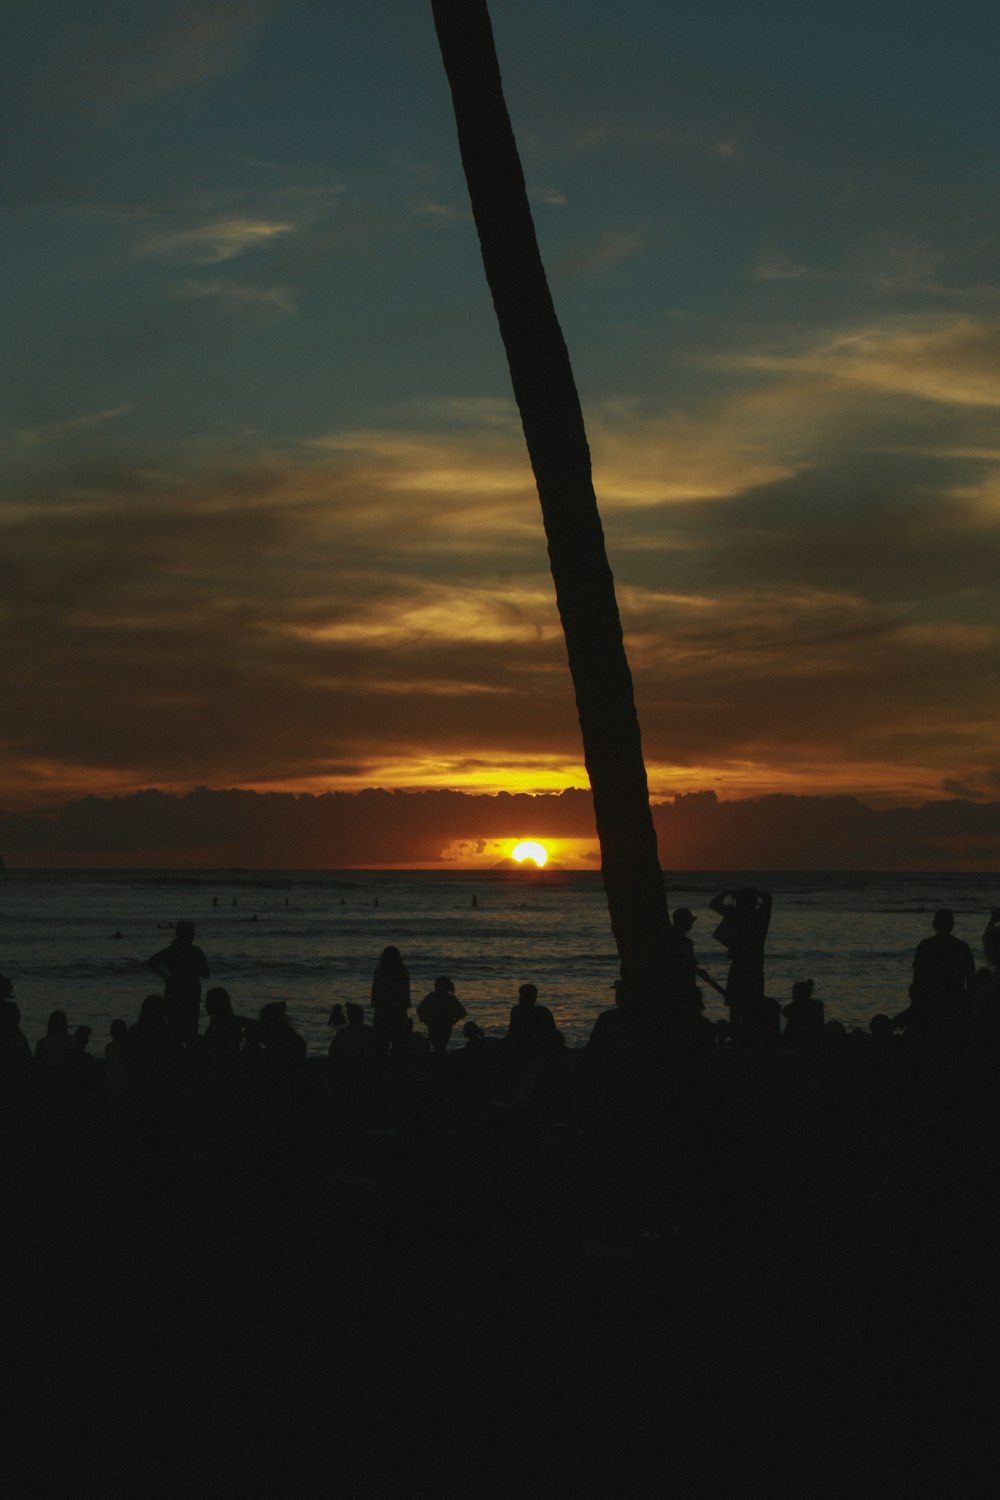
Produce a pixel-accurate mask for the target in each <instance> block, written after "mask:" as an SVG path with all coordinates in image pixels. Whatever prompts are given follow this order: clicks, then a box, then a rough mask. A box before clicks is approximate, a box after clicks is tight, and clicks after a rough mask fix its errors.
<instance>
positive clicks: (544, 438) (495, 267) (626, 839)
mask: <svg viewBox="0 0 1000 1500" xmlns="http://www.w3.org/2000/svg"><path fill="white" fill-rule="evenodd" d="M432 6H433V12H434V22H435V26H436V28H437V34H438V41H439V43H440V47H441V54H442V57H443V59H444V66H445V71H446V73H447V75H448V82H449V84H450V86H451V93H452V101H453V104H454V108H455V119H456V123H457V126H458V141H459V147H460V150H461V154H462V165H463V167H464V169H465V177H466V182H467V183H468V188H469V196H470V198H471V201H472V212H473V216H474V218H475V223H476V229H477V232H478V234H479V243H480V247H481V249H482V256H483V265H484V267H485V270H486V279H487V281H488V283H489V288H490V292H491V294H492V297H493V305H494V307H495V309H496V314H497V320H498V322H499V325H500V334H501V337H502V339H503V343H504V348H505V349H506V353H507V362H508V365H509V367H510V374H511V380H512V383H513V387H514V395H515V398H516V400H517V405H518V408H519V410H520V413H521V423H522V426H523V428H524V435H525V439H526V441H527V445H528V453H529V456H530V458H531V466H532V469H533V470H534V474H535V481H536V483H537V485H538V496H539V499H540V501H541V506H542V518H543V521H544V524H545V535H546V538H547V541H548V549H549V560H550V563H551V567H552V576H553V579H554V581H555V588H556V602H557V604H558V608H559V615H560V619H561V620H562V626H563V631H564V633H565V637H566V648H567V652H568V655H569V666H570V672H571V674H572V678H573V686H574V689H575V692H576V704H577V712H578V714H579V719H580V728H581V730H582V733H583V752H584V760H585V763H586V766H587V771H588V774H589V776H590V784H591V789H592V792H593V797H594V811H595V815H596V821H597V835H598V838H599V840H600V845H601V868H602V873H603V876H604V885H605V890H606V892H607V897H608V907H609V911H610V915H611V927H612V931H613V933H614V937H615V943H616V946H617V949H618V955H619V958H620V960H621V972H622V979H623V981H624V987H625V994H626V995H627V996H628V998H629V1000H630V1001H631V1002H632V1003H633V1004H634V1005H635V1006H636V1008H637V1009H641V1010H644V1011H645V1010H650V1009H655V1010H662V1009H663V1006H664V1003H665V1002H666V1004H667V1008H668V1010H669V1009H673V1007H672V1006H671V1005H670V1001H671V1000H672V999H674V998H675V997H674V995H673V993H672V991H673V986H672V983H671V971H670V943H669V918H668V914H667V901H666V895H665V892H664V885H663V874H662V871H661V869H660V864H659V860H658V858H657V850H656V831H655V829H654V827H653V819H652V814H651V812H650V808H649V788H648V785H647V781H646V767H645V763H644V761H643V758H642V744H641V740H640V735H639V720H638V717H637V714H636V709H635V698H634V694H633V690H632V675H631V672H630V671H629V665H628V659H627V657H626V655H625V643H624V640H623V638H622V627H621V619H620V616H619V613H618V601H617V599H616V598H615V588H614V579H613V578H612V575H611V569H610V566H609V564H608V558H607V552H606V551H605V546H604V532H603V529H602V526H601V518H600V515H599V513H598V509H597V499H596V496H595V494H594V484H593V478H592V474H591V465H590V448H589V446H588V443H587V434H586V431H585V429H584V423H583V413H582V411H581V408H580V399H579V396H578V394H577V390H576V385H575V382H574V380H573V371H572V368H571V366H570V362H569V354H568V353H567V350H566V344H565V342H564V340H563V336H562V330H561V329H560V327H559V322H558V319H557V317H556V313H555V308H554V306H553V303H552V297H551V294H550V292H549V287H548V282H547V281H546V277H545V269H544V267H543V265H542V260H541V255H540V254H539V250H538V243H537V240H536V238H535V227H534V224H533V222H532V218H531V210H530V208H529V206H528V196H527V192H526V190H525V185H524V175H523V173H522V170H521V163H520V159H519V157H518V153H517V145H516V143H515V140H514V134H513V131H512V129H511V124H510V118H509V116H508V114H507V106H506V103H505V102H504V97H503V86H502V83H501V79H500V69H499V65H498V63H497V57H496V51H495V48H494V44H493V32H492V28H491V26H490V18H489V12H488V10H487V7H486V3H485V0H432Z"/></svg>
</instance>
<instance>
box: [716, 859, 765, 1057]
mask: <svg viewBox="0 0 1000 1500" xmlns="http://www.w3.org/2000/svg"><path fill="white" fill-rule="evenodd" d="M709 905H710V906H711V908H712V910H713V911H715V912H718V914H719V916H720V917H721V918H722V921H721V922H720V923H719V925H718V927H717V928H716V929H715V934H714V935H715V937H716V938H717V939H718V941H719V942H721V943H722V944H723V946H724V947H725V948H726V949H727V950H728V953H729V974H728V977H727V979H726V1004H727V1005H728V1006H729V1010H730V1015H731V1017H732V1021H733V1028H734V1031H735V1032H737V1034H738V1033H739V1030H740V1026H741V1022H742V1021H743V1019H744V1012H746V1013H747V1014H746V1019H747V1020H749V1021H751V1022H753V1021H755V1020H756V1019H757V1016H756V1012H757V1011H759V1010H760V1006H759V1005H758V1004H757V1002H758V1001H761V1000H763V998H764V944H765V942H766V940H767V929H768V927H769V926H770V923H771V897H770V895H769V894H768V893H767V891H758V890H756V889H755V888H754V887H753V886H742V887H741V888H740V889H739V890H736V891H722V892H721V894H720V895H718V896H716V897H715V899H714V900H713V901H710V902H709ZM779 1009H780V1007H779ZM779 1028H780V1020H779Z"/></svg>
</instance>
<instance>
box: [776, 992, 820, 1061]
mask: <svg viewBox="0 0 1000 1500" xmlns="http://www.w3.org/2000/svg"><path fill="white" fill-rule="evenodd" d="M813 989H814V985H813V981H812V980H811V979H800V980H799V981H798V983H797V984H793V985H792V998H791V1000H790V1001H789V1002H788V1004H787V1005H786V1006H784V1007H783V1009H782V1012H781V1014H782V1015H783V1016H784V1018H785V1030H784V1032H783V1033H782V1035H783V1037H784V1040H785V1041H786V1042H789V1043H790V1044H791V1045H792V1046H795V1047H815V1046H818V1045H819V1044H820V1043H821V1042H822V1040H823V1027H824V1026H825V1024H826V1015H825V1013H824V1010H823V1002H822V1000H817V999H816V997H815V995H814V994H813Z"/></svg>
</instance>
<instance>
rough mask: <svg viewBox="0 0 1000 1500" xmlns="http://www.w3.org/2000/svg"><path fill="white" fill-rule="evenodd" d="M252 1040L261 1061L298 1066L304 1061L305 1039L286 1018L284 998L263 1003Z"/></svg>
mask: <svg viewBox="0 0 1000 1500" xmlns="http://www.w3.org/2000/svg"><path fill="white" fill-rule="evenodd" d="M254 1040H255V1044H256V1046H257V1048H258V1049H259V1052H260V1056H261V1057H262V1059H263V1061H264V1062H266V1063H269V1064H271V1065H272V1066H274V1067H278V1068H282V1069H284V1068H297V1067H298V1065H299V1064H300V1063H303V1062H305V1057H306V1040H305V1037H303V1036H300V1035H299V1033H298V1032H297V1031H296V1030H295V1027H294V1026H293V1025H292V1023H291V1021H290V1020H289V1018H288V1007H287V1005H286V1003H285V1001H284V1000H271V1001H270V1002H269V1003H268V1004H267V1005H265V1006H263V1007H262V1009H261V1012H260V1017H259V1019H258V1021H257V1025H256V1027H255V1029H254Z"/></svg>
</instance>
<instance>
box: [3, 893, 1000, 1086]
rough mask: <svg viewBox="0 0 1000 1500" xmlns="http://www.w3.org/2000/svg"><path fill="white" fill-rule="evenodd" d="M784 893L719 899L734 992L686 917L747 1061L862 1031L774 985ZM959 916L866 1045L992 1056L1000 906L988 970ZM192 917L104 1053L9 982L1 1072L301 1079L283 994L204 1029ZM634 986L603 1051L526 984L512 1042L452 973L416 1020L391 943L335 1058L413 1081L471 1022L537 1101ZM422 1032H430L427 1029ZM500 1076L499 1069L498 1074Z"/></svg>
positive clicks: (927, 951)
mask: <svg viewBox="0 0 1000 1500" xmlns="http://www.w3.org/2000/svg"><path fill="white" fill-rule="evenodd" d="M771 906H772V900H771V896H770V895H769V894H768V893H767V892H766V891H761V890H757V889H755V888H753V887H746V888H741V889H737V890H725V891H722V892H721V893H720V894H719V895H718V896H716V897H715V898H714V899H713V900H712V901H711V903H710V907H711V910H712V911H713V912H715V913H716V914H717V915H718V916H719V918H720V921H719V923H718V925H717V926H716V928H715V929H714V931H713V934H712V936H713V938H714V940H715V941H716V942H718V943H719V944H721V945H722V947H723V948H725V950H726V952H727V955H728V958H729V969H728V975H727V979H726V983H725V986H724V987H723V986H721V985H718V984H716V982H715V981H714V980H713V979H712V978H711V977H710V975H709V974H708V973H707V972H706V971H705V969H704V968H702V967H701V966H700V965H699V964H698V962H697V960H696V956H695V950H694V945H693V942H692V939H691V937H690V933H691V930H692V928H693V926H694V923H695V921H696V920H697V919H696V917H695V916H694V914H693V913H692V912H691V911H690V909H689V908H687V907H678V908H677V909H676V910H675V911H674V913H673V917H672V923H671V935H670V936H671V949H672V961H673V975H674V980H675V983H676V988H677V996H678V998H679V999H680V1000H681V1001H682V1003H683V1004H685V1005H686V1006H688V1007H689V1009H690V1010H692V1011H693V1012H694V1013H697V1014H699V1022H698V1026H699V1036H700V1038H701V1040H702V1042H703V1043H704V1044H705V1045H706V1046H708V1045H711V1046H717V1047H722V1048H725V1049H727V1050H728V1051H731V1052H733V1053H736V1054H742V1053H745V1052H747V1051H750V1050H753V1049H754V1048H757V1047H762V1046H768V1045H772V1046H773V1045H779V1044H780V1045H782V1046H783V1047H785V1048H786V1049H805V1050H807V1051H808V1050H816V1049H819V1048H822V1047H823V1046H825V1045H826V1046H831V1045H833V1046H835V1045H837V1044H838V1043H839V1042H840V1041H841V1040H843V1039H844V1038H846V1037H848V1035H849V1033H848V1032H847V1030H846V1028H845V1027H844V1026H843V1025H842V1024H841V1023H840V1022H837V1021H830V1020H827V1018H826V1016H825V1011H824V1005H823V1001H822V999H821V998H819V997H818V996H817V995H816V994H815V985H814V983H813V981H812V980H811V979H803V980H799V981H797V982H796V983H795V984H794V985H793V986H792V993H791V997H790V999H789V1000H788V1001H787V1003H784V1004H782V1003H780V1002H779V1001H778V1000H777V999H774V998H773V997H771V996H769V995H768V994H767V993H766V991H765V976H764V963H765V945H766V939H767V932H768V927H769V924H770V918H771ZM954 925H955V919H954V915H953V913H952V912H950V911H948V910H944V909H942V910H939V911H937V912H936V913H935V914H934V917H933V921H932V929H933V930H932V932H931V934H930V935H929V936H927V937H925V938H923V939H922V940H921V941H920V942H919V943H918V945H917V947H916V951H915V954H914V958H913V976H912V982H911V984H910V986H909V1002H910V1003H909V1005H908V1006H907V1007H906V1008H905V1009H904V1010H902V1011H900V1012H898V1013H897V1014H895V1015H892V1016H890V1015H887V1014H880V1015H877V1016H875V1017H873V1018H872V1020H871V1022H870V1024H869V1027H868V1028H867V1031H865V1032H863V1033H862V1032H859V1031H857V1030H855V1031H854V1032H853V1033H851V1034H850V1035H853V1036H854V1037H855V1038H859V1039H860V1040H862V1041H872V1040H874V1041H877V1042H880V1043H885V1042H887V1041H901V1042H903V1043H904V1044H905V1045H906V1047H908V1048H909V1049H910V1050H911V1051H915V1050H919V1051H920V1052H921V1053H923V1054H931V1053H936V1054H937V1055H939V1056H940V1057H941V1058H942V1059H945V1060H947V1059H949V1058H951V1057H953V1056H954V1055H956V1054H957V1053H960V1052H962V1051H963V1049H967V1048H969V1047H974V1048H975V1049H976V1050H978V1051H983V1050H984V1049H985V1050H987V1051H989V1050H990V1049H995V1048H996V1046H997V1038H998V1035H1000V978H998V975H1000V909H997V910H994V911H993V912H991V914H990V916H989V919H988V921H987V923H986V928H985V931H984V932H983V935H982V948H983V957H984V959H985V963H984V964H982V965H980V966H979V967H978V968H977V965H976V962H975V959H974V957H973V953H972V950H971V948H970V947H969V945H968V943H966V942H964V941H962V940H961V939H960V938H958V937H957V936H956V935H955V933H954V930H953V929H954ZM194 937H195V928H194V924H193V923H192V922H190V921H180V922H178V923H177V924H176V927H175V930H174V938H173V940H172V942H171V943H170V944H169V945H168V946H167V947H166V948H163V949H161V950H160V951H158V952H156V953H154V954H153V955H151V957H150V958H149V959H148V960H147V966H148V968H149V969H150V970H151V971H152V972H154V973H155V974H157V975H158V976H159V978H160V979H161V980H162V984H163V988H162V993H151V994H148V995H147V996H146V997H145V999H144V1000H143V1001H142V1003H141V1006H140V1008H139V1013H138V1016H137V1017H136V1019H135V1021H134V1022H133V1023H132V1024H131V1025H129V1024H127V1023H126V1022H125V1021H124V1020H123V1019H116V1020H114V1021H113V1022H112V1025H111V1033H110V1037H109V1040H108V1041H107V1043H106V1045H105V1047H104V1052H103V1057H102V1058H96V1057H95V1056H94V1054H92V1053H91V1052H90V1051H89V1046H90V1040H91V1030H90V1028H88V1027H86V1026H78V1027H76V1028H74V1029H72V1030H71V1028H70V1024H69V1018H68V1016H67V1015H66V1013H65V1012H64V1011H63V1010H55V1011H53V1012H52V1014H51V1015H50V1017H49V1020H48V1024H47V1027H46V1033H45V1035H44V1036H43V1037H41V1038H39V1040H38V1041H37V1043H36V1045H35V1047H34V1049H32V1048H31V1046H30V1044H29V1043H28V1041H27V1039H26V1038H25V1037H24V1034H23V1032H22V1030H21V1025H20V1011H19V1009H18V1006H17V1004H16V1001H15V1000H14V998H13V983H12V981H10V980H9V979H4V978H3V977H2V976H0V1016H2V1023H0V1068H2V1074H3V1076H6V1077H10V1076H12V1075H14V1074H16V1073H17V1072H18V1070H19V1069H22V1070H23V1069H25V1068H28V1067H29V1066H30V1067H34V1068H38V1069H40V1070H44V1071H47V1072H53V1071H57V1070H59V1071H61V1070H66V1069H69V1070H78V1069H80V1068H83V1069H87V1068H88V1067H90V1066H91V1065H92V1064H93V1063H95V1062H97V1061H100V1062H103V1064H104V1071H105V1073H106V1074H107V1076H108V1078H109V1080H111V1079H113V1078H114V1077H115V1076H117V1075H118V1074H119V1072H127V1071H128V1070H129V1069H130V1068H133V1069H134V1068H135V1067H136V1066H139V1067H143V1068H146V1069H149V1068H151V1067H152V1068H156V1067H159V1068H160V1070H161V1071H162V1068H163V1067H164V1066H165V1065H166V1063H167V1061H168V1060H169V1059H170V1058H173V1060H174V1061H175V1062H176V1061H178V1060H179V1059H186V1060H188V1061H190V1060H193V1059H197V1060H198V1061H199V1062H200V1063H202V1064H204V1065H205V1066H208V1067H211V1068H215V1069H217V1070H226V1069H236V1068H242V1069H253V1068H270V1069H272V1070H273V1071H278V1072H284V1073H288V1072H289V1070H294V1069H295V1068H297V1067H299V1066H300V1065H303V1064H305V1062H306V1051H307V1048H306V1043H305V1040H304V1039H303V1037H302V1036H301V1035H300V1034H299V1033H298V1032H297V1031H296V1029H295V1027H294V1025H293V1024H292V1021H291V1019H290V1017H289V1016H288V1013H287V1008H286V1005H285V1003H284V1002H282V1001H271V1002H269V1003H268V1004H266V1005H264V1006H263V1007H262V1008H261V1010H260V1012H259V1014H258V1015H257V1016H256V1018H254V1019H250V1018H248V1017H246V1016H242V1015H238V1014H237V1013H236V1012H235V1011H234V1009H233V1003H232V1000H231V998H230V995H229V993H228V992H227V991H226V990H225V989H224V988H222V987H219V986H215V987H212V988H209V989H208V990H207V992H206V993H205V996H204V1012H205V1016H206V1018H207V1020H206V1024H205V1027H204V1030H203V1031H202V1030H201V1024H200V1023H201V1010H202V981H203V980H207V979H208V978H209V977H210V971H209V965H208V960H207V959H206V956H205V954H204V952H203V951H202V949H201V948H199V947H198V946H197V945H196V944H195V941H194ZM699 980H700V981H703V982H705V983H707V984H709V985H710V986H711V987H712V988H713V989H716V990H718V991H719V993H720V994H721V995H722V996H723V998H724V1000H725V1004H726V1007H727V1009H728V1018H727V1019H726V1020H723V1021H717V1022H715V1023H711V1022H709V1021H708V1020H707V1019H705V1017H704V1015H703V1014H701V1013H702V1012H703V1011H704V1004H703V1000H702V994H703V991H702V989H701V988H700V985H699ZM629 1000H630V997H629V994H628V991H627V989H626V988H625V986H624V985H623V984H622V982H621V981H617V982H616V984H615V1007H614V1008H613V1009H611V1010H609V1011H607V1012H605V1013H603V1014H602V1015H601V1016H599V1017H598V1018H597V1021H596V1022H595V1024H594V1027H593V1029H592V1032H591V1035H590V1037H589V1039H588V1041H587V1044H586V1046H585V1047H584V1048H582V1049H570V1048H567V1047H566V1045H565V1040H564V1038H563V1036H562V1034H561V1032H560V1031H559V1028H558V1025H557V1023H556V1020H555V1017H554V1016H553V1014H552V1012H551V1011H550V1010H549V1009H548V1008H547V1007H546V1006H544V1005H540V1004H539V1003H538V990H537V987H536V986H535V985H533V984H531V983H524V984H522V985H521V987H520V989H519V992H518V997H517V1002H516V1004H515V1005H513V1006H512V1008H511V1012H510V1019H509V1023H508V1026H507V1030H506V1033H505V1035H504V1036H503V1037H502V1038H498V1037H490V1036H487V1035H486V1033H484V1032H483V1030H482V1028H481V1027H480V1026H479V1025H478V1024H477V1023H476V1022H475V1020H469V1019H468V1016H467V1011H466V1008H465V1006H464V1005H463V1004H462V1002H461V1001H460V1000H459V999H458V997H457V995H456V993H455V985H454V983H453V981H452V980H451V979H450V978H449V977H448V976H447V975H439V976H438V977H437V978H436V979H435V980H434V983H433V986H432V988H431V989H430V991H429V992H428V993H427V994H426V995H425V996H424V997H423V999H421V1000H420V1002H419V1003H418V1004H417V1005H416V1007H415V1015H411V989H410V975H409V971H408V969H407V967H406V965H405V963H404V962H403V958H402V955H401V954H400V951H399V949H398V948H396V947H394V946H390V947H387V948H385V949H384V950H383V952H382V954H381V956H380V958H379V960H378V963H377V964H376V966H375V969H374V973H373V976H372V984H371V992H370V996H369V1001H370V1004H369V1007H368V1011H367V1014H368V1015H370V1018H371V1019H370V1022H369V1020H368V1019H366V1008H365V1007H364V1006H363V1005H362V1004H360V1003H359V1002H357V1001H352V1002H347V1003H346V1004H345V1003H343V1002H338V1003H337V1004H335V1005H334V1006H333V1008H332V1011H331V1015H330V1025H331V1028H332V1032H333V1036H332V1040H331V1042H330V1046H329V1050H328V1061H329V1063H330V1064H331V1065H332V1067H333V1069H334V1070H335V1072H336V1074H337V1075H338V1076H341V1077H342V1076H345V1075H346V1074H347V1073H349V1072H350V1071H351V1070H352V1069H353V1070H355V1071H359V1070H364V1071H365V1072H366V1073H367V1074H368V1075H369V1076H370V1077H371V1078H373V1079H374V1078H378V1077H381V1076H382V1075H385V1076H387V1077H391V1078H394V1079H395V1081H396V1083H397V1085H398V1084H399V1082H400V1080H401V1079H402V1078H403V1076H404V1075H405V1073H406V1071H407V1068H408V1066H410V1065H411V1064H412V1063H413V1060H414V1058H418V1059H423V1058H425V1057H426V1056H427V1055H428V1054H429V1055H430V1056H431V1057H433V1058H435V1059H437V1060H438V1061H443V1060H444V1059H445V1056H446V1054H449V1056H450V1055H451V1054H453V1053H454V1052H455V1051H456V1050H458V1049H456V1048H454V1047H452V1046H451V1043H452V1037H453V1033H454V1030H455V1028H456V1027H457V1026H458V1025H459V1024H460V1023H462V1022H465V1023H466V1024H465V1026H464V1028H463V1031H462V1035H463V1038H464V1044H465V1045H464V1048H463V1049H461V1050H462V1051H464V1052H466V1053H470V1054H473V1055H476V1054H483V1053H493V1052H494V1050H495V1049H496V1047H497V1045H498V1044H499V1043H502V1049H501V1051H500V1052H499V1053H498V1054H497V1056H496V1058H495V1059H494V1076H495V1077H499V1076H500V1074H501V1072H502V1071H503V1067H506V1069H507V1072H508V1074H509V1075H516V1076H517V1078H518V1080H519V1086H521V1087H523V1088H525V1089H526V1090H527V1092H528V1093H529V1094H532V1095H534V1096H537V1095H538V1093H539V1092H540V1091H541V1090H542V1089H543V1088H546V1087H548V1086H550V1085H551V1081H552V1079H553V1077H554V1076H555V1073H556V1072H557V1071H558V1069H557V1068H555V1067H554V1064H555V1063H558V1064H560V1065H566V1064H568V1063H569V1062H570V1061H571V1060H572V1058H573V1056H574V1054H576V1055H577V1057H578V1060H582V1061H584V1062H587V1061H592V1060H593V1059H594V1058H605V1057H608V1056H611V1055H612V1054H613V1053H614V1051H615V1048H616V1046H617V1043H618V1041H619V1039H620V1038H621V1037H622V1036H625V1035H627V1033H628V1030H629V1028H628V1024H627V1023H628V1020H629V1016H630V1005H629ZM418 1026H420V1027H422V1028H423V1030H422V1031H421V1030H419V1029H418ZM483 1076H485V1075H483Z"/></svg>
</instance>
